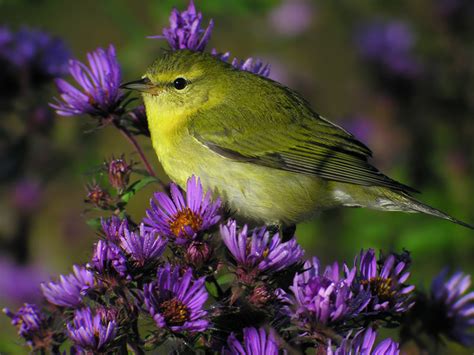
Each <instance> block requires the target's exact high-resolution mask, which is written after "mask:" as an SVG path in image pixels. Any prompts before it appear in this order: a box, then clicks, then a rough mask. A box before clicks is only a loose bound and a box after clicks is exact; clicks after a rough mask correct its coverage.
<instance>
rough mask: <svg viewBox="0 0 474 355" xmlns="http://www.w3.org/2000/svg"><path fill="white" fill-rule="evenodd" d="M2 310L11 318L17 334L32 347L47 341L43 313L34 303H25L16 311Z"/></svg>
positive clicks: (45, 321)
mask: <svg viewBox="0 0 474 355" xmlns="http://www.w3.org/2000/svg"><path fill="white" fill-rule="evenodd" d="M3 312H4V313H5V314H6V315H7V316H8V317H10V318H11V323H12V325H13V326H15V327H17V328H18V334H19V335H20V336H21V337H23V338H24V339H25V340H26V343H27V344H28V345H29V346H31V347H32V348H34V349H37V348H41V347H42V346H41V342H42V343H44V344H46V343H47V342H48V338H49V337H48V335H47V332H46V328H47V325H48V322H47V320H46V317H45V315H44V314H43V313H42V312H41V311H40V309H39V308H38V307H37V306H36V305H34V304H29V303H25V304H24V305H23V306H22V307H21V308H20V309H19V310H18V312H17V313H13V312H11V311H10V310H9V309H8V308H4V309H3Z"/></svg>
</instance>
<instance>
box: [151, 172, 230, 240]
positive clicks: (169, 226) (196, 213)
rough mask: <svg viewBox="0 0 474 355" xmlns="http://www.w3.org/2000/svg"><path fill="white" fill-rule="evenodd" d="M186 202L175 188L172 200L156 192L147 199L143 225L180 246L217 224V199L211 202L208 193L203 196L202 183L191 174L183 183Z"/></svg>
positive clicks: (172, 192)
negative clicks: (184, 183)
mask: <svg viewBox="0 0 474 355" xmlns="http://www.w3.org/2000/svg"><path fill="white" fill-rule="evenodd" d="M186 186H187V187H186V200H185V198H184V196H183V194H182V193H181V191H180V190H179V188H178V186H176V185H175V184H173V183H172V184H171V187H170V190H171V198H170V197H169V196H168V195H167V194H166V193H163V192H157V193H155V196H154V197H155V199H151V200H150V205H151V208H150V209H148V210H147V211H146V215H147V217H146V218H144V219H143V222H144V223H145V224H146V225H147V228H151V229H153V230H156V231H157V232H158V233H159V234H161V235H164V236H166V237H170V238H174V240H175V242H176V243H179V244H182V243H185V242H186V241H187V240H189V239H193V238H194V237H195V235H196V234H197V233H198V232H201V231H205V230H207V229H209V228H211V227H212V226H214V225H215V224H217V222H219V220H220V215H219V214H218V213H219V208H220V206H221V201H220V199H217V200H216V201H215V202H212V200H211V193H210V192H207V194H206V195H204V193H203V189H202V185H201V181H200V179H199V178H196V177H195V176H194V175H193V176H192V177H190V178H189V179H188V182H187V184H186Z"/></svg>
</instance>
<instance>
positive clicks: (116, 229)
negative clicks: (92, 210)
mask: <svg viewBox="0 0 474 355" xmlns="http://www.w3.org/2000/svg"><path fill="white" fill-rule="evenodd" d="M100 224H101V226H102V231H103V232H104V234H105V238H106V239H107V240H108V241H110V242H113V243H118V242H119V241H120V238H121V237H122V236H123V235H124V234H125V230H128V220H127V219H126V218H124V219H121V218H119V217H117V216H112V217H110V218H101V220H100Z"/></svg>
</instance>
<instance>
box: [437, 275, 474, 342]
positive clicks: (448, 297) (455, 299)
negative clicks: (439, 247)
mask: <svg viewBox="0 0 474 355" xmlns="http://www.w3.org/2000/svg"><path fill="white" fill-rule="evenodd" d="M470 286H471V277H470V275H466V274H464V273H462V272H460V271H458V272H456V273H454V274H453V275H452V276H450V277H448V278H447V270H443V271H442V272H441V273H440V274H439V275H438V276H437V277H436V278H435V279H434V280H433V283H432V284H431V305H430V308H431V310H432V312H436V313H437V315H438V316H440V318H441V319H439V320H438V321H437V322H436V323H437V325H440V326H441V329H438V331H440V332H441V333H444V334H445V335H446V336H448V337H449V338H451V339H453V340H454V341H457V342H458V343H460V344H463V345H464V346H468V347H472V346H474V291H470V292H467V290H468V289H469V288H470ZM466 292H467V293H466ZM430 328H431V329H433V328H432V327H430Z"/></svg>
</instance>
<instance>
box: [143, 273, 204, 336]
mask: <svg viewBox="0 0 474 355" xmlns="http://www.w3.org/2000/svg"><path fill="white" fill-rule="evenodd" d="M204 284H205V277H202V278H199V279H197V280H195V279H193V272H192V270H191V269H187V270H186V271H184V273H183V272H182V270H181V269H180V268H178V267H174V268H172V267H171V266H170V265H169V264H167V265H165V266H164V267H162V268H160V269H158V272H157V277H156V280H155V281H153V282H152V283H150V284H147V285H145V287H144V298H145V305H146V307H147V309H148V311H149V312H150V314H151V316H152V317H153V320H154V321H155V323H156V325H157V326H158V327H160V328H166V329H169V330H171V331H173V332H202V331H204V330H206V329H207V327H208V325H209V322H208V320H207V319H206V316H207V312H206V311H205V310H204V309H203V306H204V303H205V302H206V300H207V297H208V294H207V291H206V287H205V285H204Z"/></svg>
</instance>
